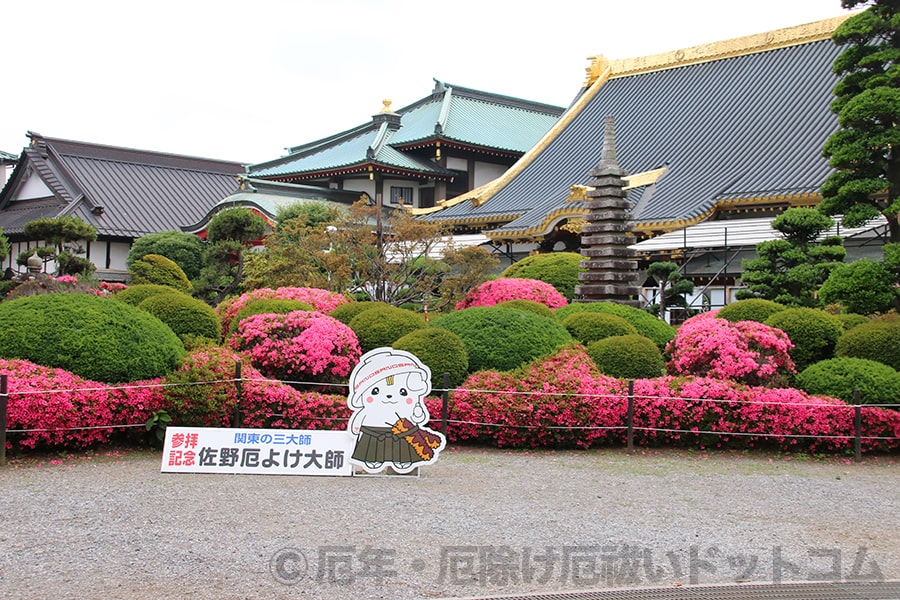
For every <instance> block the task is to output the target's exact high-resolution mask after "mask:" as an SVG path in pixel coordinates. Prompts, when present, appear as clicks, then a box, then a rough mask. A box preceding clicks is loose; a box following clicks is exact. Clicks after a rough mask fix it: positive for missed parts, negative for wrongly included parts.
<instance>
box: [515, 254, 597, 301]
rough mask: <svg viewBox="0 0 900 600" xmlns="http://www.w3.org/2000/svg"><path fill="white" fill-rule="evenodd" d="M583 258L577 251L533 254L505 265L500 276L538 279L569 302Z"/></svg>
mask: <svg viewBox="0 0 900 600" xmlns="http://www.w3.org/2000/svg"><path fill="white" fill-rule="evenodd" d="M583 260H584V257H583V256H581V255H580V254H578V253H577V252H551V253H548V254H535V255H534V256H528V257H526V258H523V259H522V260H520V261H518V262H515V263H513V264H511V265H510V266H508V267H506V270H504V271H503V272H502V273H501V274H500V277H517V278H522V279H538V280H540V281H543V282H545V283H549V284H550V285H552V286H553V287H554V288H556V291H558V292H559V293H560V294H562V295H563V296H565V298H566V300H568V301H569V302H571V301H572V298H574V297H575V286H576V285H578V274H579V273H580V272H582V271H584V269H582V268H581V261H583Z"/></svg>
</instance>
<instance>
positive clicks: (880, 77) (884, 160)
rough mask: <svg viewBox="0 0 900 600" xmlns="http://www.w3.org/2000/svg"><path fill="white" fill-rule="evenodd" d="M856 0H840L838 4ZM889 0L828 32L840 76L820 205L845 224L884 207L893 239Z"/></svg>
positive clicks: (895, 74) (898, 236) (896, 143)
mask: <svg viewBox="0 0 900 600" xmlns="http://www.w3.org/2000/svg"><path fill="white" fill-rule="evenodd" d="M859 4H863V2H861V1H859V0H843V2H842V5H843V6H844V7H845V8H851V7H855V6H857V5H859ZM898 4H900V3H898V2H897V1H896V0H876V1H875V2H873V3H871V4H869V8H868V9H867V10H865V11H863V12H861V13H859V14H856V15H853V16H852V17H850V18H849V19H847V20H846V21H844V22H843V23H842V24H841V25H840V26H839V27H838V28H837V29H836V30H835V32H834V34H833V35H832V38H831V39H832V40H833V41H834V43H836V44H840V45H844V46H846V47H845V49H844V51H843V52H841V54H840V55H839V56H838V57H837V58H836V59H835V61H834V64H833V71H834V73H835V74H837V75H839V76H841V80H840V82H839V83H838V84H837V85H836V86H835V88H834V95H835V99H834V100H833V101H832V103H831V110H832V112H834V113H835V114H837V115H838V124H839V125H840V129H839V130H838V131H836V132H834V133H833V134H832V135H831V136H830V137H829V138H828V141H827V142H826V143H825V146H824V148H823V155H824V156H825V157H826V158H828V159H829V164H830V165H831V166H832V167H834V168H835V169H836V171H835V172H834V173H832V174H831V175H830V176H829V177H828V179H827V180H826V181H825V183H824V184H823V185H822V188H821V192H822V197H823V200H822V203H821V205H820V209H821V210H822V211H823V212H825V213H826V214H829V215H839V214H842V215H843V223H844V225H846V226H848V227H855V226H859V225H861V224H862V223H864V222H866V221H868V220H869V219H871V218H873V217H876V216H878V214H879V213H880V214H883V215H884V216H885V217H887V220H888V223H889V226H890V232H891V241H893V242H898V241H900V224H898V222H897V217H898V213H900V199H898V192H900V155H898V153H896V152H894V150H893V149H894V148H897V147H900V129H898V127H897V123H898V121H900V13H898Z"/></svg>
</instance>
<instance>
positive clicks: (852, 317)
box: [834, 313, 870, 331]
mask: <svg viewBox="0 0 900 600" xmlns="http://www.w3.org/2000/svg"><path fill="white" fill-rule="evenodd" d="M834 318H835V319H837V320H838V321H840V323H841V327H843V329H844V331H849V330H850V329H853V328H854V327H856V326H857V325H862V324H863V323H868V322H869V320H870V319H869V317H867V316H865V315H859V314H856V313H840V314H837V315H834Z"/></svg>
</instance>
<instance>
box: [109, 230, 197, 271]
mask: <svg viewBox="0 0 900 600" xmlns="http://www.w3.org/2000/svg"><path fill="white" fill-rule="evenodd" d="M203 251H204V245H203V240H201V239H200V238H199V237H197V236H196V235H194V234H192V233H184V232H182V231H161V232H159V233H150V234H147V235H145V236H141V237H139V238H138V239H136V240H135V241H134V244H132V245H131V250H129V251H128V258H126V259H125V266H126V267H128V268H129V269H130V268H131V265H132V263H134V262H135V261H136V260H140V259H141V258H143V257H144V256H146V255H147V254H159V255H160V256H165V257H166V258H168V259H169V260H171V261H173V262H175V263H176V264H177V265H178V266H179V267H181V270H182V271H184V274H185V275H186V276H187V278H188V279H191V280H193V279H196V278H197V277H198V276H199V275H200V269H201V268H203Z"/></svg>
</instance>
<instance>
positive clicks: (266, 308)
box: [228, 298, 313, 334]
mask: <svg viewBox="0 0 900 600" xmlns="http://www.w3.org/2000/svg"><path fill="white" fill-rule="evenodd" d="M295 310H313V307H312V306H310V305H309V304H307V303H306V302H300V301H299V300H278V299H276V298H267V299H262V300H253V301H252V302H248V303H247V304H245V305H244V308H242V309H241V310H239V311H238V313H237V314H236V315H235V317H234V319H232V320H231V329H230V331H229V332H228V333H229V334H232V333H234V332H235V331H237V328H238V324H239V323H240V322H241V321H242V320H244V319H246V318H247V317H250V316H253V315H261V314H264V313H274V314H277V315H286V314H287V313H289V312H294V311H295Z"/></svg>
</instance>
